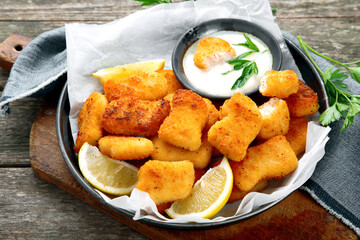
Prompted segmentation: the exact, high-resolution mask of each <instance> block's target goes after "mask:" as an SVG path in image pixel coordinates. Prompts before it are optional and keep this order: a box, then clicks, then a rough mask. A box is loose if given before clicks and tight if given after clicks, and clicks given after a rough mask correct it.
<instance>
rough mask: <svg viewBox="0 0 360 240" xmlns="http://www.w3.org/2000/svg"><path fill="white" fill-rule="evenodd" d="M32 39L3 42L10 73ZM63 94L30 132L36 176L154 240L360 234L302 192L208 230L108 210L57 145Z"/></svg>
mask: <svg viewBox="0 0 360 240" xmlns="http://www.w3.org/2000/svg"><path fill="white" fill-rule="evenodd" d="M30 40H31V39H29V38H26V37H24V36H21V35H18V34H14V35H12V36H10V37H9V38H8V39H7V40H5V42H3V43H2V44H0V67H2V68H4V69H6V70H10V69H11V66H12V64H13V63H14V61H15V59H16V57H17V56H18V54H19V53H20V51H21V49H22V48H24V47H25V46H26V44H27V43H28V42H29V41H30ZM59 94H60V92H58V93H57V94H52V96H51V97H48V98H45V99H44V102H43V104H42V106H41V107H40V110H39V112H38V114H37V117H36V119H35V121H34V123H33V126H32V129H31V133H30V161H31V166H32V168H33V170H34V172H35V173H36V175H37V176H39V177H40V178H42V179H44V180H45V181H47V182H50V183H52V184H54V185H56V186H57V187H59V188H61V189H63V190H64V191H66V192H68V193H69V194H71V195H73V196H75V197H77V198H79V199H80V200H82V201H84V202H86V203H88V204H89V205H91V206H93V207H95V208H97V209H99V210H101V211H102V212H104V213H105V214H108V215H110V216H112V217H113V218H115V219H117V220H119V221H120V222H122V223H123V224H125V225H127V226H129V227H131V228H133V229H134V230H136V231H138V232H140V233H142V234H144V235H145V236H148V237H150V238H152V239H185V238H186V239H189V240H191V239H247V240H248V239H357V235H356V234H355V233H354V232H353V231H352V230H351V229H349V228H348V227H347V226H345V225H344V224H343V223H342V222H341V221H340V220H338V219H337V218H335V217H334V216H332V215H330V214H329V213H328V212H326V210H324V209H323V208H322V207H320V205H318V204H317V203H316V202H315V201H314V200H313V199H312V198H311V197H309V196H308V195H307V194H306V193H304V192H301V191H299V190H297V191H295V192H294V193H292V194H291V195H290V196H289V197H287V198H286V199H285V200H283V201H282V202H280V203H279V204H277V205H276V206H274V207H272V208H270V209H269V210H267V211H265V212H263V213H260V214H258V215H256V216H253V217H251V218H250V219H247V220H243V221H240V222H237V223H234V224H229V225H226V226H223V227H217V228H209V229H203V230H192V231H191V230H184V231H182V230H173V229H166V228H159V227H155V226H151V225H147V224H144V223H141V222H139V221H134V220H132V219H131V218H129V217H126V216H124V215H122V214H120V213H118V212H116V211H114V210H112V209H110V208H108V207H105V206H104V205H103V204H101V203H100V202H99V201H97V200H96V199H95V198H93V197H92V196H91V195H90V194H89V193H87V192H86V191H85V190H84V189H83V188H82V187H81V186H80V184H79V183H78V182H77V181H76V179H75V178H74V177H73V176H72V174H71V173H70V171H69V169H68V167H67V165H66V163H65V161H64V159H63V157H62V155H61V153H60V149H59V146H58V142H57V136H56V127H55V122H56V118H55V117H56V105H57V101H58V98H59Z"/></svg>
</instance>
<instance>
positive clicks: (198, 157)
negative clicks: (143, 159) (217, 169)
mask: <svg viewBox="0 0 360 240" xmlns="http://www.w3.org/2000/svg"><path fill="white" fill-rule="evenodd" d="M152 142H153V144H154V148H155V150H154V151H153V152H152V153H151V159H156V160H160V161H181V160H189V161H191V162H192V163H193V164H194V167H195V168H196V169H198V168H205V167H206V166H207V165H208V164H209V162H210V160H211V151H212V146H211V145H210V143H209V142H208V141H207V140H206V139H204V140H203V143H202V144H201V147H200V148H199V149H197V150H195V151H189V150H186V149H183V148H180V147H176V146H174V145H172V144H170V143H167V142H165V141H163V140H161V139H160V138H159V137H154V138H153V139H152Z"/></svg>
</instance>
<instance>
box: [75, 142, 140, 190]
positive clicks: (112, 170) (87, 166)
mask: <svg viewBox="0 0 360 240" xmlns="http://www.w3.org/2000/svg"><path fill="white" fill-rule="evenodd" d="M79 167H80V171H81V173H82V174H83V176H84V177H85V179H86V180H87V181H88V182H89V183H90V184H91V185H93V186H94V187H95V188H97V189H99V190H101V191H103V192H105V193H108V194H111V195H124V194H129V193H131V191H132V190H133V189H134V188H135V185H136V184H137V172H138V169H137V168H136V167H134V166H133V165H131V164H128V163H127V162H124V161H119V160H115V159H112V158H110V157H107V156H105V155H103V154H102V153H101V152H100V151H99V149H98V148H97V147H95V146H91V145H90V144H88V143H84V144H83V145H82V147H81V149H80V151H79Z"/></svg>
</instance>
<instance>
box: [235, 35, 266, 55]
mask: <svg viewBox="0 0 360 240" xmlns="http://www.w3.org/2000/svg"><path fill="white" fill-rule="evenodd" d="M244 37H245V39H246V41H245V43H238V44H233V45H235V46H243V47H247V48H248V49H251V50H254V51H255V52H259V51H260V50H259V48H258V47H257V46H256V45H255V43H253V42H252V41H251V39H250V38H249V37H248V36H247V35H246V34H245V33H244Z"/></svg>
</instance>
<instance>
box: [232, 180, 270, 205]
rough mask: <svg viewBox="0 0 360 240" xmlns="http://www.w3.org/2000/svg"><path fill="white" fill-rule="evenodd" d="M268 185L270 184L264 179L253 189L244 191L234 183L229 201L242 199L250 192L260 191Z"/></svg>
mask: <svg viewBox="0 0 360 240" xmlns="http://www.w3.org/2000/svg"><path fill="white" fill-rule="evenodd" d="M267 185H268V181H267V180H263V181H261V182H259V183H258V184H256V186H255V187H253V188H252V189H250V190H249V191H247V192H244V191H241V190H240V189H239V188H238V187H237V186H236V185H235V183H234V185H233V189H232V191H231V195H230V197H229V200H228V201H227V202H228V203H232V202H236V201H238V200H241V199H243V198H244V197H245V196H246V195H247V194H248V193H250V192H260V191H262V190H264V189H265V188H266V187H267Z"/></svg>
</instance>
